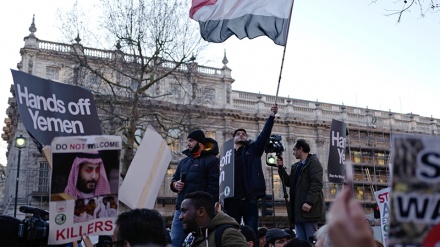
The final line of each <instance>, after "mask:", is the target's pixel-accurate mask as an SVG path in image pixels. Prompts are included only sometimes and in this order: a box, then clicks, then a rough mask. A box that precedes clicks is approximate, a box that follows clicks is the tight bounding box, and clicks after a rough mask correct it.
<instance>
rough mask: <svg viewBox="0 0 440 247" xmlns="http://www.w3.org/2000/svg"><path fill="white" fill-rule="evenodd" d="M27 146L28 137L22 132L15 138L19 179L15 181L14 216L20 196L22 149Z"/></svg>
mask: <svg viewBox="0 0 440 247" xmlns="http://www.w3.org/2000/svg"><path fill="white" fill-rule="evenodd" d="M25 146H26V138H24V137H23V136H22V135H21V134H20V136H19V137H16V138H15V147H16V148H18V164H17V180H16V181H15V207H14V218H15V217H16V216H17V197H18V180H19V179H20V160H21V149H22V148H24V147H25Z"/></svg>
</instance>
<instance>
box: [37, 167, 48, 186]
mask: <svg viewBox="0 0 440 247" xmlns="http://www.w3.org/2000/svg"><path fill="white" fill-rule="evenodd" d="M38 164H39V167H40V168H39V171H38V192H49V166H48V164H47V162H46V161H40V162H38Z"/></svg>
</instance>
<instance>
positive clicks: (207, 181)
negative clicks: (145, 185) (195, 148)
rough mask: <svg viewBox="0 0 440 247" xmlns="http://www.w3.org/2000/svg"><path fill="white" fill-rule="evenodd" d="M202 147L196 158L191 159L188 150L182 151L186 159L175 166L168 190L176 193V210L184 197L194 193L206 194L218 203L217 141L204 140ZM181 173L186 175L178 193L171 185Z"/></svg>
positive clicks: (218, 169) (218, 163) (218, 170)
mask: <svg viewBox="0 0 440 247" xmlns="http://www.w3.org/2000/svg"><path fill="white" fill-rule="evenodd" d="M204 145H205V150H202V152H201V153H200V156H198V157H196V158H193V155H192V154H191V153H190V152H189V150H188V149H187V150H185V151H183V154H185V155H186V156H187V157H185V158H183V159H182V160H181V161H180V162H179V164H178V165H177V169H176V172H175V173H174V175H173V178H172V180H171V184H170V189H171V190H172V191H174V192H176V193H178V194H177V198H176V209H179V208H180V204H181V203H182V201H183V199H184V197H185V195H186V194H187V193H191V192H194V191H205V192H208V193H210V194H211V195H212V197H213V198H214V200H215V201H218V196H219V176H220V161H219V159H218V158H217V157H216V155H217V154H218V153H219V148H218V144H217V141H215V140H214V139H212V138H206V142H205V143H204ZM182 173H185V174H186V179H185V181H184V183H185V186H184V187H183V190H182V191H180V192H179V191H177V190H176V189H175V188H174V186H173V183H174V182H177V181H179V180H180V178H181V174H182Z"/></svg>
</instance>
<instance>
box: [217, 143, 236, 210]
mask: <svg viewBox="0 0 440 247" xmlns="http://www.w3.org/2000/svg"><path fill="white" fill-rule="evenodd" d="M234 155H235V149H234V139H230V140H229V141H227V142H225V143H224V144H223V147H222V152H221V155H220V178H219V185H220V186H219V190H220V191H219V192H220V193H219V195H220V203H221V204H222V205H225V204H224V200H225V198H229V197H233V196H234Z"/></svg>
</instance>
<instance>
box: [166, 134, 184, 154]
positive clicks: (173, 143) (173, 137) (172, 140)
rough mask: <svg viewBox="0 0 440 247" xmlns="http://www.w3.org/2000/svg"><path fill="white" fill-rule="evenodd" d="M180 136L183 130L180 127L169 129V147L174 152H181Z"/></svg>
mask: <svg viewBox="0 0 440 247" xmlns="http://www.w3.org/2000/svg"><path fill="white" fill-rule="evenodd" d="M180 136H181V131H180V129H170V130H168V137H167V141H168V147H169V148H170V151H171V152H173V153H179V152H180V144H181V142H180Z"/></svg>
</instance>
